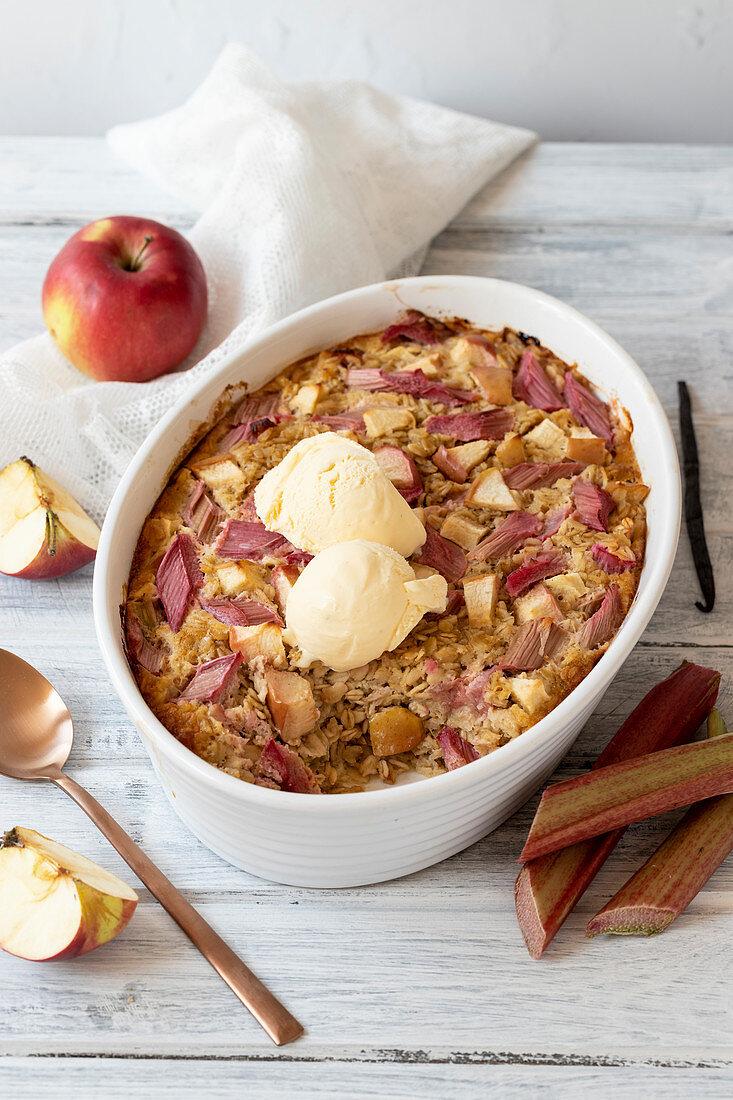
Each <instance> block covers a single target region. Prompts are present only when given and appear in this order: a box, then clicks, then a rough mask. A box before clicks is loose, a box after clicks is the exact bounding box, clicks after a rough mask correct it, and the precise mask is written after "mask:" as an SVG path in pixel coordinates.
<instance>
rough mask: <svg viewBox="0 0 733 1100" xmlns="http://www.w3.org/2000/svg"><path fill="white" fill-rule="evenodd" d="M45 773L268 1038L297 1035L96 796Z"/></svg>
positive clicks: (289, 1019)
mask: <svg viewBox="0 0 733 1100" xmlns="http://www.w3.org/2000/svg"><path fill="white" fill-rule="evenodd" d="M50 778H52V779H53V782H54V783H55V784H56V786H57V787H61V789H62V790H63V791H66V793H67V794H68V795H69V796H70V797H71V798H73V799H74V801H75V802H76V803H77V805H79V806H81V808H82V810H84V813H85V814H87V815H88V816H89V817H90V818H91V819H92V821H93V822H94V824H95V825H96V826H97V828H98V829H100V830H101V832H103V833H104V835H105V836H106V837H107V840H108V841H109V842H110V844H111V845H112V846H113V847H114V848H116V849H117V851H118V852H119V853H120V855H121V856H122V858H123V859H124V860H125V862H126V863H127V864H129V866H130V867H131V868H132V870H133V871H134V872H135V874H136V875H137V877H138V878H139V879H140V881H141V882H143V883H144V884H145V885H146V886H147V888H148V890H149V891H150V893H151V894H153V895H154V896H155V897H156V898H157V899H158V901H159V902H160V904H161V905H162V906H163V908H164V909H165V910H166V911H167V912H168V913H169V914H170V916H171V917H173V920H174V921H175V922H176V924H177V925H178V926H179V928H181V929H182V930H183V931H184V932H185V933H186V935H187V936H188V938H189V939H190V940H191V942H192V943H193V944H195V946H196V947H198V949H199V951H200V952H201V954H202V955H203V956H204V958H205V959H207V960H208V961H209V962H210V963H211V965H212V966H213V967H214V970H216V971H217V973H218V974H219V975H220V976H221V977H222V978H223V979H224V981H225V982H226V983H227V985H228V986H229V988H230V989H231V990H232V992H233V993H236V995H237V997H239V999H240V1001H241V1002H242V1004H243V1005H244V1006H245V1008H247V1009H249V1011H250V1012H251V1013H252V1015H253V1016H254V1018H255V1019H256V1020H257V1022H258V1023H259V1024H261V1026H262V1027H263V1028H264V1029H265V1031H266V1032H267V1034H268V1035H269V1036H270V1038H271V1039H272V1040H273V1041H274V1042H275V1043H277V1044H278V1046H281V1045H282V1044H283V1043H290V1042H292V1041H293V1039H297V1038H298V1036H299V1035H302V1033H303V1028H302V1026H301V1024H299V1023H298V1021H297V1020H296V1019H295V1017H294V1016H291V1014H290V1013H289V1012H288V1010H287V1009H286V1008H285V1006H284V1005H282V1004H281V1003H280V1001H278V1000H277V998H276V997H274V996H273V994H272V993H270V991H269V989H267V987H266V986H264V985H263V984H262V982H261V981H260V980H259V978H257V977H255V975H254V974H253V973H252V971H251V970H250V969H249V968H248V967H247V966H245V965H244V963H243V962H242V960H241V959H240V958H239V956H238V955H235V953H234V952H233V951H232V949H231V948H230V947H229V946H228V945H227V944H226V943H224V940H223V939H222V938H221V936H219V935H218V934H217V933H216V932H215V931H214V929H213V928H212V927H211V925H210V924H208V923H207V922H206V921H205V920H204V918H203V917H202V916H201V915H200V914H199V913H197V912H196V910H195V909H194V908H193V906H192V905H189V903H188V902H187V901H186V899H185V898H184V897H183V896H182V894H180V893H179V892H178V890H176V888H175V886H174V885H173V883H172V882H170V881H169V880H168V879H167V878H166V877H165V875H164V874H163V872H162V871H160V870H159V869H158V868H157V867H156V866H155V864H154V863H153V862H152V861H151V860H150V859H148V857H147V856H146V855H145V853H144V852H143V851H142V849H141V848H138V846H137V844H136V843H135V841H134V840H133V839H132V837H130V836H128V835H127V833H126V832H125V830H124V829H123V828H122V827H121V826H120V825H118V824H117V822H116V821H115V819H114V818H113V817H112V816H111V815H110V814H108V813H107V811H106V810H105V809H104V807H103V806H100V804H99V803H98V802H97V800H96V798H93V797H92V796H91V795H90V794H89V792H88V791H86V790H85V789H84V787H82V786H80V785H79V784H78V783H77V782H76V781H75V780H74V779H71V778H70V777H69V776H68V775H65V774H64V773H63V772H59V774H58V775H55V776H52V777H50Z"/></svg>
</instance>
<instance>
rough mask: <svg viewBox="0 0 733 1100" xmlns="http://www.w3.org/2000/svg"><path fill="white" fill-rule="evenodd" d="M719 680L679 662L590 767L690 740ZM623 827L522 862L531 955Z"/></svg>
mask: <svg viewBox="0 0 733 1100" xmlns="http://www.w3.org/2000/svg"><path fill="white" fill-rule="evenodd" d="M719 684H720V673H719V672H715V671H714V670H712V669H708V668H704V667H702V666H701V665H695V664H691V663H688V662H687V661H685V662H683V663H682V664H681V665H680V667H679V668H677V669H676V670H675V671H674V672H673V673H672V674H671V676H668V677H667V678H666V679H665V680H662V681H661V683H659V684H656V685H655V687H653V688H652V689H651V691H649V692H648V693H647V695H646V696H645V697H644V698H643V699H642V700H641V702H640V703H639V704H638V705H637V706H636V707H635V709H634V710H633V711H632V713H631V714H630V715H629V717H628V718H627V719H626V721H625V722H624V723H623V725H622V726H621V728H620V729H619V731H618V732H617V733H616V735H615V736H614V737H612V738H611V740H610V741H609V743H608V745H607V746H606V748H605V749H604V751H603V752H602V753H601V755H600V756H599V757H598V760H597V761H596V763H595V764H594V768H598V767H605V766H606V765H608V764H614V763H617V762H620V761H622V760H628V759H632V758H633V757H634V756H636V755H641V754H644V753H648V752H653V751H654V750H655V749H664V748H668V747H669V746H671V745H675V744H681V743H683V742H685V741H688V740H689V739H690V738H691V737H692V736H693V734H694V733H695V731H696V730H697V729H698V727H699V725H700V723H701V722H702V721H703V720H704V719H705V716H706V715H707V714H709V712H710V711H711V709H712V707H713V705H714V704H715V700H716V698H717V694H718V687H719ZM623 833H624V829H616V830H614V831H613V832H611V833H607V834H606V835H604V836H599V837H594V838H593V839H591V840H585V841H583V842H582V843H579V844H573V845H571V846H570V847H567V848H563V849H562V850H561V851H559V852H553V853H552V854H551V855H547V856H542V857H540V858H539V859H533V860H531V861H530V862H529V863H527V864H525V866H524V867H522V869H521V871H520V872H519V875H518V876H517V881H516V885H515V891H514V892H515V903H516V909H517V919H518V921H519V926H520V928H521V930H522V935H523V936H524V940H525V943H526V945H527V950H528V951H529V953H530V955H531V956H532V958H535V959H538V958H540V956H541V955H542V953H543V951H544V950H545V949H546V947H547V946H548V944H549V943H551V941H552V940H553V938H554V937H555V935H556V934H557V932H558V930H559V929H560V928H561V926H562V925H563V923H564V922H565V920H566V919H567V917H568V916H569V914H570V913H571V912H572V910H573V909H574V908H575V906H576V905H577V903H578V901H579V900H580V898H581V897H582V896H583V894H584V893H585V891H586V889H587V888H588V886H589V885H590V883H591V882H592V881H593V879H594V877H595V875H596V874H597V873H598V871H599V870H600V868H601V867H602V866H603V864H604V863H605V861H606V860H607V859H608V857H609V855H610V854H611V852H612V851H613V849H614V848H615V847H616V845H617V844H618V842H619V840H620V839H621V837H622V836H623Z"/></svg>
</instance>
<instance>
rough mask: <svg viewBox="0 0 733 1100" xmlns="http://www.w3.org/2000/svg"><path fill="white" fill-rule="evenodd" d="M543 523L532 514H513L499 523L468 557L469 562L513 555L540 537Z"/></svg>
mask: <svg viewBox="0 0 733 1100" xmlns="http://www.w3.org/2000/svg"><path fill="white" fill-rule="evenodd" d="M541 530H542V523H541V522H540V519H539V518H538V516H533V515H532V514H531V513H530V512H522V511H518V512H512V513H511V515H508V516H505V517H504V519H502V520H500V521H499V523H497V525H496V527H495V528H494V530H493V531H492V532H491V534H490V535H489V536H488V537H487V538H485V539H484V540H483V542H480V543H479V544H478V546H477V547H476V548H475V549H474V550H472V551H471V553H470V554H469V555H468V558H469V561H490V560H492V559H496V558H503V557H505V555H506V554H513V553H514V551H515V550H518V549H519V547H520V546H524V544H525V542H526V541H527V539H529V538H534V537H536V536H537V535H539V533H540V531H541Z"/></svg>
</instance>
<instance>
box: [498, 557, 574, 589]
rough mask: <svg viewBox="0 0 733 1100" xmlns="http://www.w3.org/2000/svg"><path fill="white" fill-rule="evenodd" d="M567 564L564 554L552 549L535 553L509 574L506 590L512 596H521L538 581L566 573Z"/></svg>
mask: <svg viewBox="0 0 733 1100" xmlns="http://www.w3.org/2000/svg"><path fill="white" fill-rule="evenodd" d="M567 564H568V563H567V559H566V558H565V555H564V554H556V553H553V552H552V551H546V552H543V553H540V554H535V555H534V556H533V557H530V558H528V559H527V560H526V561H523V562H522V564H521V565H520V566H519V567H518V568H517V569H515V570H514V571H513V572H512V573H510V574H509V576H508V577H507V579H506V590H507V592H508V593H509V595H510V596H512V597H514V596H521V594H522V592H526V591H527V589H528V588H531V587H532V585H533V584H536V583H537V581H543V580H545V578H546V577H556V576H557V574H558V573H564V572H565V570H566V569H567Z"/></svg>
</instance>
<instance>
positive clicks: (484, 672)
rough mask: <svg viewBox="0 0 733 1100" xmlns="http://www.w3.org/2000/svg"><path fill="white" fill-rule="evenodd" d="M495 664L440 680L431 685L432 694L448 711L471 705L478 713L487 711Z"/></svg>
mask: <svg viewBox="0 0 733 1100" xmlns="http://www.w3.org/2000/svg"><path fill="white" fill-rule="evenodd" d="M494 671H495V669H494V666H493V665H492V666H491V668H483V669H481V670H480V671H479V672H464V674H463V675H462V676H456V677H455V678H454V679H451V680H440V681H439V682H438V683H437V684H433V685H432V687H431V693H432V695H433V696H434V697H435V698H436V699H437V701H438V703H439V704H440V705H441V706H443V707H445V709H446V710H447V711H454V710H458V709H460V708H461V707H470V709H471V710H472V711H473V712H474V713H475V714H478V715H482V714H485V713H486V698H485V696H486V688H487V686H488V683H489V680H490V679H491V677H492V676H493V675H494Z"/></svg>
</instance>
